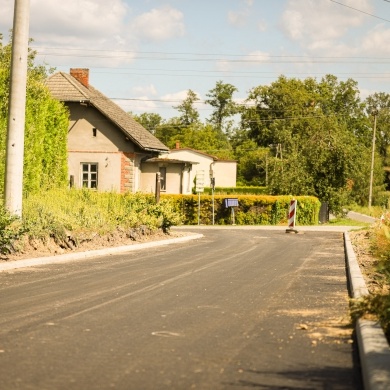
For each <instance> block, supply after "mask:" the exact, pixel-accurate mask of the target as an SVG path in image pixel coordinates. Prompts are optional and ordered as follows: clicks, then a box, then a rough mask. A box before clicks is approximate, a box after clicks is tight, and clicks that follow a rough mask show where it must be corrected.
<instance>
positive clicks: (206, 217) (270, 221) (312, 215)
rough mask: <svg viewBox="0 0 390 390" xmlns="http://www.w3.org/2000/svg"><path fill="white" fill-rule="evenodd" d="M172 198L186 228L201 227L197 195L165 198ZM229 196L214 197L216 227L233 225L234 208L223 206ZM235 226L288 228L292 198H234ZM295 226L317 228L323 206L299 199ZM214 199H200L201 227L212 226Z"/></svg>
mask: <svg viewBox="0 0 390 390" xmlns="http://www.w3.org/2000/svg"><path fill="white" fill-rule="evenodd" d="M162 196H163V197H166V198H169V199H170V200H171V201H172V204H173V205H174V208H175V210H176V211H178V212H180V213H181V214H182V215H183V223H184V225H197V224H198V201H199V198H198V195H162ZM225 198H228V196H226V195H215V196H214V220H215V224H216V225H230V224H232V220H231V209H230V208H229V209H227V208H225V207H224V199H225ZM234 198H237V199H238V207H235V223H236V225H287V220H288V218H287V215H288V209H289V205H290V201H291V199H293V197H292V196H270V195H259V196H257V195H235V196H234ZM294 199H296V200H297V201H298V203H297V213H296V224H297V225H316V224H318V215H319V210H320V206H321V203H320V202H319V200H318V199H317V198H315V197H312V196H297V197H295V198H294ZM212 218H213V217H212V196H210V195H201V196H200V218H199V221H200V224H201V225H211V224H212Z"/></svg>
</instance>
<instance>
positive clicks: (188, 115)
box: [173, 89, 199, 126]
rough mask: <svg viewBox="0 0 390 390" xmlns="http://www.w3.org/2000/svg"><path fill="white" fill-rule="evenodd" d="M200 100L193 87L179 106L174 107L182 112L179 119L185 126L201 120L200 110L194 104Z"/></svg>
mask: <svg viewBox="0 0 390 390" xmlns="http://www.w3.org/2000/svg"><path fill="white" fill-rule="evenodd" d="M197 101H199V97H198V95H197V94H196V93H195V92H194V91H192V90H191V89H189V90H188V92H187V97H186V98H185V99H184V100H183V102H182V103H181V104H179V105H178V106H174V107H173V108H175V109H177V110H178V111H179V112H180V114H181V115H180V116H179V119H180V121H181V123H182V124H183V125H184V126H190V125H193V124H195V123H198V122H199V112H198V110H197V109H196V108H195V107H194V104H195V103H196V102H197Z"/></svg>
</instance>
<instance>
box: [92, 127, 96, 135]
mask: <svg viewBox="0 0 390 390" xmlns="http://www.w3.org/2000/svg"><path fill="white" fill-rule="evenodd" d="M96 136H97V129H96V128H95V127H94V128H93V129H92V137H96Z"/></svg>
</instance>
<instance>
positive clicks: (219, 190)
mask: <svg viewBox="0 0 390 390" xmlns="http://www.w3.org/2000/svg"><path fill="white" fill-rule="evenodd" d="M267 191H268V188H267V187H253V186H252V187H215V190H214V194H215V195H232V194H234V195H249V194H251V195H266V194H267ZM193 193H194V194H195V188H194V190H193ZM203 194H204V195H211V187H205V188H204V193H203Z"/></svg>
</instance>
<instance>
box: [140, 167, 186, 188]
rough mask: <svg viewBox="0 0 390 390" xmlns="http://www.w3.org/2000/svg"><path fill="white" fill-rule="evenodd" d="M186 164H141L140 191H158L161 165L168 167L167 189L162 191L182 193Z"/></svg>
mask: <svg viewBox="0 0 390 390" xmlns="http://www.w3.org/2000/svg"><path fill="white" fill-rule="evenodd" d="M183 165H184V164H164V163H159V162H156V163H150V162H148V163H143V164H142V166H141V182H140V191H142V192H152V193H155V191H156V173H157V172H159V169H160V167H162V166H164V167H166V190H165V191H161V192H162V193H167V194H181V193H182V191H183V188H182V187H183V185H184V183H183V184H182V177H183V174H182V170H183Z"/></svg>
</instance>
